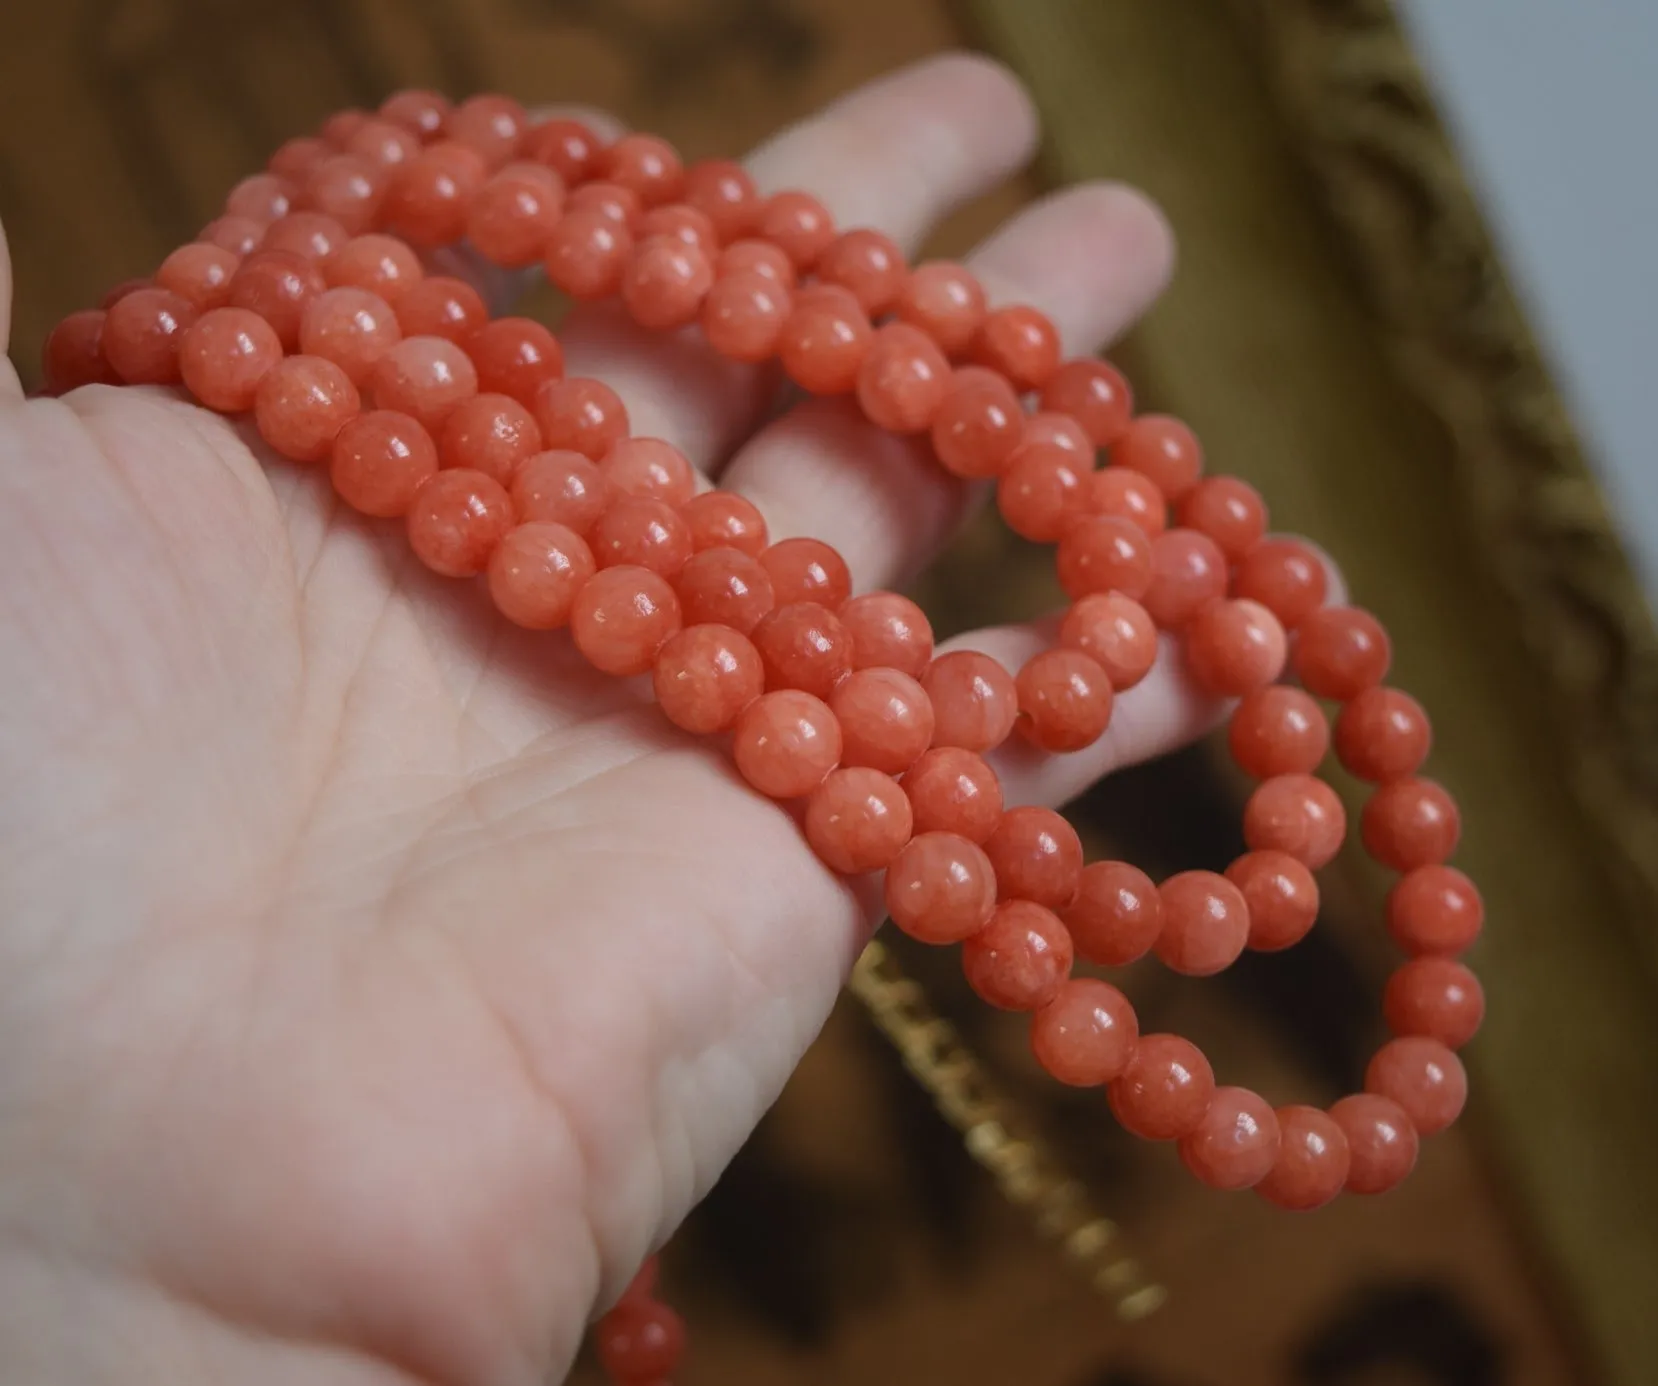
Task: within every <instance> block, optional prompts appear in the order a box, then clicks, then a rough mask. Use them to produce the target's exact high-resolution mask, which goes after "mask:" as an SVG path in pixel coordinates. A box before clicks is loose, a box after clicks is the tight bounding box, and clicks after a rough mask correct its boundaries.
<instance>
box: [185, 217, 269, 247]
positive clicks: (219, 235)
mask: <svg viewBox="0 0 1658 1386" xmlns="http://www.w3.org/2000/svg"><path fill="white" fill-rule="evenodd" d="M283 219H284V220H285V218H283ZM266 228H267V223H265V222H263V221H257V220H255V219H254V218H253V217H231V216H225V217H217V218H215V219H214V220H212V221H210V222H208V223H207V225H206V226H204V227H202V229H201V234H200V235H199V236H197V237H196V239H197V240H198V241H200V242H201V243H202V244H203V245H211V246H217V247H218V248H219V249H220V250H228V251H229V252H230V253H231V254H232V255H251V254H252V253H253V252H254V251H255V250H257V249H258V248H259V247H260V245H262V244H263V243H264V241H265V238H266V234H267V230H266Z"/></svg>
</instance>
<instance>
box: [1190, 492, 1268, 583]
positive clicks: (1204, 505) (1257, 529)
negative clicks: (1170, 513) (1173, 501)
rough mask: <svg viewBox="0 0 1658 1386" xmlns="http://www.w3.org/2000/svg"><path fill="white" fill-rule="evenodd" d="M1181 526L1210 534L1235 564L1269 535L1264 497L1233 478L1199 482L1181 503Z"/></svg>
mask: <svg viewBox="0 0 1658 1386" xmlns="http://www.w3.org/2000/svg"><path fill="white" fill-rule="evenodd" d="M1180 523H1181V525H1182V527H1184V528H1186V529H1195V530H1197V531H1198V532H1199V533H1201V534H1207V535H1208V536H1209V537H1210V538H1211V539H1213V540H1214V541H1215V543H1216V544H1217V545H1219V547H1220V551H1221V552H1222V553H1223V554H1225V555H1226V557H1227V558H1228V559H1229V560H1230V561H1231V562H1233V563H1236V562H1238V560H1240V559H1241V558H1243V556H1244V555H1245V554H1247V553H1248V552H1249V551H1250V550H1251V549H1253V548H1254V547H1255V545H1256V544H1258V543H1259V542H1260V540H1261V536H1262V535H1263V534H1264V533H1266V527H1267V508H1266V503H1265V502H1264V501H1263V500H1262V499H1261V493H1260V492H1259V491H1257V490H1256V489H1255V488H1254V487H1253V486H1251V485H1250V484H1249V483H1248V482H1246V481H1239V480H1238V479H1237V477H1234V476H1212V477H1210V478H1209V479H1208V480H1207V481H1200V482H1199V483H1198V484H1197V485H1196V486H1195V487H1193V488H1192V490H1191V491H1189V492H1187V494H1186V498H1185V499H1184V500H1183V501H1181V503H1180Z"/></svg>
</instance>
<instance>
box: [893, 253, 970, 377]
mask: <svg viewBox="0 0 1658 1386" xmlns="http://www.w3.org/2000/svg"><path fill="white" fill-rule="evenodd" d="M895 309H896V311H897V314H898V317H899V318H900V319H901V320H902V321H904V322H907V323H909V324H911V325H912V326H914V327H919V328H920V329H921V330H922V331H923V332H925V333H926V334H927V335H928V336H929V337H931V338H932V339H933V340H934V341H935V342H937V343H938V345H939V349H940V350H941V351H943V352H944V353H945V354H946V355H949V356H959V355H961V353H962V352H964V351H966V350H967V349H968V347H970V346H971V345H972V344H973V342H974V340H975V339H976V338H977V337H978V335H979V328H980V326H981V325H982V324H983V322H984V319H985V301H984V288H983V287H982V286H981V285H980V283H979V281H978V279H977V278H976V277H975V276H974V275H973V273H972V271H971V270H968V269H965V268H963V267H962V266H961V265H957V264H952V263H950V262H948V261H944V260H933V261H929V262H928V263H927V264H924V265H917V266H916V267H915V268H914V269H912V270H911V271H910V272H909V275H908V276H907V277H906V278H905V280H904V284H903V287H902V288H901V289H900V290H899V291H898V300H897V303H896V304H895Z"/></svg>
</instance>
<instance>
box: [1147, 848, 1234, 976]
mask: <svg viewBox="0 0 1658 1386" xmlns="http://www.w3.org/2000/svg"><path fill="white" fill-rule="evenodd" d="M1157 894H1158V897H1159V898H1160V899H1161V901H1162V904H1163V927H1162V929H1161V930H1160V931H1159V933H1158V935H1157V943H1156V948H1157V956H1158V957H1159V958H1160V959H1162V961H1163V964H1164V966H1165V967H1167V968H1169V969H1170V970H1171V971H1173V972H1179V973H1182V974H1184V975H1185V976H1188V977H1212V976H1214V975H1215V973H1217V972H1224V971H1225V970H1226V969H1227V968H1229V967H1231V966H1232V964H1233V963H1235V962H1236V961H1237V960H1238V958H1239V957H1240V956H1241V955H1242V953H1243V950H1244V946H1245V945H1246V944H1247V943H1248V942H1249V906H1248V904H1247V903H1246V902H1245V901H1244V896H1243V892H1242V891H1241V890H1239V889H1238V887H1237V886H1235V885H1233V884H1232V882H1231V881H1229V880H1227V879H1226V877H1224V876H1217V875H1216V874H1215V873H1214V872H1213V871H1183V872H1181V873H1180V874H1179V875H1178V876H1171V877H1169V879H1168V880H1166V881H1164V882H1163V884H1162V885H1161V886H1159V887H1158V890H1157Z"/></svg>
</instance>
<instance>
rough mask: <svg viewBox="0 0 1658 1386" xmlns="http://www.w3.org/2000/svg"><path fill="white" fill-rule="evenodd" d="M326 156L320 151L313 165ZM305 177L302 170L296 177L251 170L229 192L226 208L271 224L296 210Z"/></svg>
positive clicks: (234, 215)
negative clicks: (297, 188)
mask: <svg viewBox="0 0 1658 1386" xmlns="http://www.w3.org/2000/svg"><path fill="white" fill-rule="evenodd" d="M323 157H326V156H324V155H319V156H318V158H317V159H316V160H314V161H313V163H312V167H314V166H315V164H316V163H320V162H321V161H322V158H323ZM305 172H309V169H306V170H305ZM303 181H304V175H303V173H302V174H301V175H300V176H299V177H297V178H284V177H283V176H281V175H280V174H276V173H255V174H252V175H250V176H249V177H247V178H244V179H242V181H241V182H240V183H238V184H237V185H236V186H235V187H234V188H232V189H231V190H230V192H229V193H228V194H227V195H226V197H225V212H226V213H227V214H228V215H230V216H233V217H247V218H248V219H249V220H250V221H262V222H265V223H267V224H269V223H270V222H273V221H275V220H276V219H277V218H278V217H283V216H287V214H288V213H289V212H291V211H292V210H293V204H294V192H295V189H296V187H297V186H298V185H299V184H300V183H302V182H303Z"/></svg>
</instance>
